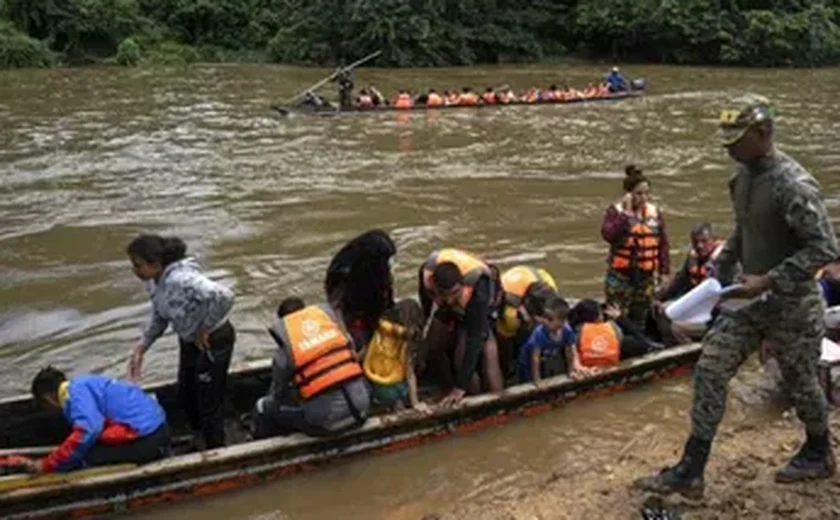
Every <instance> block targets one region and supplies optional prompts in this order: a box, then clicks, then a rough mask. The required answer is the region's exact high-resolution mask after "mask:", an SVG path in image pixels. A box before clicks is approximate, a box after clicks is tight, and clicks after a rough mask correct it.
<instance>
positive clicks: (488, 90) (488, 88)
mask: <svg viewBox="0 0 840 520" xmlns="http://www.w3.org/2000/svg"><path fill="white" fill-rule="evenodd" d="M484 92H493V87H487V88H486V89H484Z"/></svg>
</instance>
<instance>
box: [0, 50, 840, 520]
mask: <svg viewBox="0 0 840 520" xmlns="http://www.w3.org/2000/svg"><path fill="white" fill-rule="evenodd" d="M323 72H324V71H320V70H304V69H295V68H286V67H272V66H266V65H232V66H193V67H188V68H155V69H120V68H99V69H67V70H62V69H58V70H26V71H11V72H0V120H1V121H2V122H3V124H2V125H0V143H2V146H0V179H2V184H0V395H2V396H8V395H11V394H16V393H21V392H25V391H26V389H27V387H28V381H29V378H30V377H31V376H32V374H33V373H34V372H35V371H36V370H37V369H38V368H39V367H41V366H43V365H45V364H47V363H52V364H55V365H58V366H60V367H63V368H66V369H69V370H72V371H75V372H85V371H96V372H100V371H104V372H107V373H111V374H116V375H121V374H124V369H125V362H126V358H127V355H128V352H129V349H130V348H131V346H132V345H133V343H134V341H135V340H136V338H137V337H138V334H139V331H140V328H141V326H142V325H143V323H144V320H145V319H146V316H147V313H148V311H149V306H148V302H147V297H146V294H145V292H144V291H143V289H142V286H141V284H140V283H139V282H138V281H137V280H136V278H134V276H133V275H132V273H131V269H130V265H129V263H128V261H127V260H126V258H125V255H124V250H125V246H126V244H127V243H128V241H129V240H130V239H131V238H132V237H133V236H134V235H136V234H138V233H140V232H157V233H161V234H175V235H178V236H180V237H182V238H183V239H184V240H185V241H186V242H187V243H188V244H189V246H190V250H191V251H192V252H194V253H195V254H197V255H198V256H199V258H200V260H201V261H202V262H203V263H204V264H205V265H206V266H207V268H208V270H209V273H210V275H211V276H212V277H213V278H215V279H218V280H220V281H221V282H222V283H225V284H228V285H230V286H233V287H234V289H235V291H236V294H237V304H236V310H235V314H234V316H233V321H234V324H235V325H236V327H237V331H238V342H237V346H236V357H235V362H236V361H241V360H244V359H253V358H262V357H265V356H267V355H269V353H270V351H271V349H272V343H271V341H270V339H269V338H268V336H267V335H266V334H265V332H264V331H265V326H266V325H267V324H269V323H270V319H271V316H272V315H273V311H274V308H275V306H276V304H277V303H278V302H279V301H280V300H281V299H282V298H284V297H286V296H288V295H292V294H296V295H300V296H303V297H304V298H305V299H307V301H313V302H314V301H317V300H318V299H319V298H321V295H322V281H323V276H324V272H325V269H326V265H327V263H328V261H329V258H330V256H331V255H332V254H333V253H334V252H335V251H336V250H337V249H338V248H339V247H340V246H341V245H342V244H343V243H344V242H345V241H346V240H348V239H349V238H351V237H352V236H354V235H356V234H358V233H360V232H362V231H364V230H367V229H370V228H373V227H380V228H383V229H386V230H388V231H389V232H390V233H391V234H392V236H393V237H394V239H395V241H396V243H397V246H398V249H399V253H398V256H397V258H396V264H395V266H394V273H395V278H396V281H397V285H398V288H399V290H400V292H401V293H402V294H409V293H411V292H413V291H414V290H415V283H416V281H415V276H416V269H417V266H418V265H419V264H420V262H421V261H422V260H423V259H424V258H425V256H426V255H427V254H428V253H429V252H430V251H431V250H432V249H433V248H436V247H440V246H447V245H449V246H458V247H463V248H467V249H469V250H473V251H475V252H477V253H481V254H483V255H485V256H486V257H487V258H489V259H491V260H494V261H496V262H497V263H498V264H499V265H500V266H501V267H503V268H504V267H506V266H510V265H513V264H515V263H519V262H527V263H533V264H538V265H541V266H544V267H546V268H547V269H548V270H549V271H551V272H552V273H553V274H554V275H555V277H556V278H557V279H558V282H559V284H560V287H561V291H562V292H563V293H564V294H567V295H570V296H575V297H578V296H583V295H598V294H599V291H600V287H601V280H602V275H603V271H604V263H603V261H604V254H605V245H604V244H603V242H602V241H601V239H600V235H599V227H600V222H601V217H602V214H603V211H604V209H605V208H606V207H607V205H609V204H610V203H611V202H613V201H614V200H616V198H617V197H619V196H620V195H621V178H622V176H623V167H624V165H625V164H627V163H635V164H637V165H639V166H641V167H642V168H644V169H645V171H646V172H647V173H648V174H649V175H650V177H651V178H652V184H653V191H654V195H655V197H656V199H657V202H658V203H659V204H660V205H661V207H662V208H663V211H664V214H665V218H666V220H667V223H668V228H669V232H670V235H671V242H672V244H673V255H672V262H673V263H674V264H675V266H674V267H675V268H676V267H678V265H679V262H681V260H682V254H683V253H684V246H685V244H686V242H687V232H688V229H689V228H690V226H691V225H692V224H693V223H695V222H698V221H702V220H707V221H710V222H712V223H713V224H715V225H716V226H718V229H719V230H720V232H721V233H722V234H723V233H724V232H725V231H727V230H728V229H729V224H730V221H731V211H730V206H729V202H728V199H727V194H726V180H727V178H728V175H729V173H730V171H731V166H730V164H729V160H728V158H727V157H726V155H725V153H724V151H723V150H722V149H721V148H720V147H718V146H717V145H716V141H715V122H716V119H717V114H718V112H719V110H720V109H721V108H723V107H725V105H726V101H727V100H728V99H730V98H731V97H733V96H737V95H739V94H740V93H743V92H757V93H761V94H764V95H767V96H769V97H771V98H772V99H773V100H774V101H775V102H776V103H777V105H778V107H779V113H780V120H779V124H778V130H779V132H778V133H779V136H778V139H779V143H780V147H781V148H782V149H784V150H785V151H787V152H789V153H791V154H792V155H793V156H794V157H796V158H797V159H799V160H800V161H801V162H802V163H803V164H804V165H805V166H806V167H808V168H810V169H811V170H812V171H813V173H814V174H815V175H816V177H817V178H818V179H819V180H820V182H821V183H822V185H823V189H824V193H825V195H826V200H827V204H828V205H829V208H830V211H831V213H832V215H833V217H834V218H835V219H836V218H838V217H840V148H838V147H837V144H836V136H837V135H838V132H840V105H838V103H837V102H836V99H835V98H836V93H837V89H836V88H835V87H834V85H836V84H838V82H840V70H837V69H822V70H797V71H786V70H773V71H769V70H739V69H707V68H668V67H627V70H625V71H624V72H625V73H626V74H627V75H629V76H632V77H641V76H643V77H645V78H647V80H648V85H649V86H648V89H649V90H648V92H647V94H646V95H645V97H644V98H642V99H634V100H629V101H621V102H617V103H600V104H592V105H571V106H535V107H516V108H511V107H508V108H502V109H494V110H476V111H471V110H464V111H451V112H445V113H433V114H422V113H416V114H410V115H409V114H393V113H391V114H377V115H356V116H347V117H341V118H310V117H304V116H301V117H292V118H288V119H283V118H280V117H277V116H276V115H275V114H274V113H272V112H271V111H269V110H267V107H268V106H269V105H270V104H271V103H273V102H276V101H278V100H279V99H282V98H284V97H287V96H289V95H291V94H293V93H295V92H296V91H298V90H300V89H301V88H303V87H305V86H307V85H308V84H311V83H314V82H315V81H317V80H318V79H320V78H321V77H322V75H323ZM602 72H603V70H602V68H601V67H594V66H537V67H522V68H510V67H504V68H484V69H427V70H405V71H386V70H369V69H368V70H361V71H359V72H358V74H357V80H358V82H359V83H368V82H372V83H374V84H376V85H377V86H378V87H379V88H380V89H382V90H383V91H391V90H392V89H396V88H412V89H422V88H426V87H428V86H435V87H437V88H438V89H439V90H440V89H443V88H453V87H454V88H460V87H462V86H464V85H471V86H473V87H474V88H480V89H483V88H484V87H485V86H488V85H500V84H509V85H511V86H512V87H513V88H515V89H524V88H527V87H530V86H533V85H547V84H549V83H553V82H556V83H558V84H562V83H568V84H570V85H575V86H583V85H584V84H585V83H586V82H588V81H590V80H591V79H593V78H596V77H598V76H599V75H600V74H601V73H602ZM176 349H177V345H176V341H175V338H174V337H173V336H171V335H168V336H166V337H165V338H163V339H161V340H160V341H159V342H158V344H156V345H155V347H153V349H152V351H151V352H150V353H149V355H148V356H147V361H146V368H145V370H146V372H145V381H152V380H158V379H168V378H171V377H173V375H174V371H175V365H176V363H177V356H176ZM687 392H688V390H687V386H686V385H685V382H680V383H678V384H676V385H666V386H662V385H659V386H655V387H650V388H648V389H645V390H641V391H638V392H633V393H630V394H628V395H626V396H618V397H615V398H611V399H607V400H604V401H601V402H597V404H596V403H595V402H593V403H587V404H586V406H585V407H582V406H574V407H570V408H567V409H566V410H564V411H560V412H556V413H552V414H549V415H548V416H546V417H542V418H536V419H532V420H528V421H524V422H522V423H521V424H518V425H513V426H510V427H508V428H503V429H502V430H500V431H498V432H490V433H487V434H480V435H475V436H470V437H467V438H462V439H455V440H451V441H447V442H445V443H442V444H440V445H438V446H431V447H428V448H425V447H424V448H422V449H420V450H413V451H411V452H408V453H405V454H395V455H391V456H388V457H382V458H378V460H377V461H371V462H367V461H365V462H354V463H351V464H347V465H341V466H339V467H336V468H332V469H328V470H326V471H325V472H321V473H319V474H316V475H314V476H311V477H304V478H300V479H293V480H291V481H287V482H285V483H281V484H278V485H274V486H270V487H269V491H265V490H263V491H262V493H261V494H260V493H257V494H256V495H249V496H250V498H248V499H247V500H246V499H243V500H240V501H222V502H213V501H208V502H206V503H205V504H204V505H202V504H193V505H191V506H190V508H187V509H186V510H185V511H180V512H179V513H177V514H179V515H182V514H190V512H191V513H195V514H196V515H198V514H199V513H202V514H203V512H204V511H205V510H208V511H210V510H219V507H231V508H234V509H232V511H240V512H244V509H242V507H243V504H245V503H247V504H249V506H248V507H249V508H250V509H252V510H253V511H251V510H250V509H249V513H248V514H250V515H251V517H253V518H257V517H259V518H262V516H260V515H268V516H267V517H270V518H286V517H289V518H295V519H297V518H323V517H336V516H339V517H342V518H351V517H356V516H354V515H356V514H357V513H358V514H362V512H368V513H371V514H374V516H376V515H377V514H384V512H392V513H393V511H394V508H395V507H397V506H399V505H401V504H403V505H404V504H413V503H421V504H425V505H426V506H428V502H423V501H422V500H420V501H419V502H418V501H417V500H415V499H418V497H423V496H427V497H432V498H433V499H435V500H449V499H455V498H456V497H463V496H464V495H469V494H470V493H480V492H483V491H487V490H488V489H490V488H493V489H495V488H496V487H498V486H502V487H508V488H509V489H514V488H515V487H516V486H517V485H520V482H519V481H524V482H527V480H528V479H527V478H526V476H527V475H528V474H529V473H534V472H536V473H539V472H542V471H546V469H545V465H546V464H548V465H553V464H557V463H561V462H562V460H564V459H563V458H564V457H568V456H570V453H573V452H569V450H567V449H565V448H564V447H568V446H569V444H570V443H571V441H572V439H573V436H574V435H575V434H580V433H581V432H590V431H599V428H600V429H601V430H600V431H601V432H602V433H603V429H604V428H602V426H603V425H605V424H613V425H614V424H622V427H621V428H622V429H625V430H634V429H638V426H639V425H641V424H646V423H649V422H662V421H665V420H666V419H665V415H667V416H668V417H671V415H668V414H670V412H667V411H668V410H672V409H676V410H682V409H683V408H684V405H685V402H686V401H685V395H686V393H687ZM650 399H655V400H659V399H664V400H665V401H663V403H662V405H661V406H656V407H653V409H652V407H651V406H648V405H645V406H642V405H643V404H645V403H647V402H648V401H649V400H650ZM663 410H665V411H663ZM596 412H597V413H596ZM666 412H667V413H666ZM663 414H665V415H663ZM672 415H674V417H671V419H670V421H671V423H673V424H675V425H676V427H683V425H684V417H682V416H680V414H679V413H676V414H672ZM570 423H573V424H574V425H576V426H575V427H574V428H572V429H569V428H570ZM473 447H476V448H478V449H473ZM487 452H490V453H494V454H495V455H497V457H494V458H493V459H492V460H490V461H488V460H487V458H486V457H484V454H485V453H487ZM520 477H522V478H520ZM351 481H352V482H353V485H351V486H349V487H347V486H348V482H351ZM365 482H369V484H364V483H365ZM336 489H338V491H336V493H338V494H337V495H336V497H337V498H336V500H334V501H329V502H325V501H323V500H320V501H319V500H316V498H317V497H319V496H322V495H325V494H326V493H327V492H330V493H332V492H333V490H336ZM328 490H329V491H328ZM442 490H445V491H442ZM496 491H498V490H496ZM281 495H282V497H285V499H286V500H284V501H282V503H283V504H290V505H288V506H286V505H282V506H280V505H278V504H281V501H280V499H279V498H278V497H280V496H281ZM413 500H414V501H413ZM418 500H419V499H418ZM213 504H215V505H213ZM234 504H239V505H238V506H237V505H234ZM259 504H262V505H259ZM295 504H297V505H295ZM426 506H424V507H426ZM406 507H407V506H406ZM418 507H419V506H418ZM211 508H213V509H211ZM173 514H176V513H173ZM243 514H244V513H243ZM410 514H414V512H411V513H410ZM272 515H273V516H272ZM284 515H285V516H284ZM289 515H291V516H289ZM409 516H410V515H409ZM218 517H219V518H222V517H224V515H220V516H218ZM358 517H360V518H361V517H362V516H358ZM173 518H174V516H173Z"/></svg>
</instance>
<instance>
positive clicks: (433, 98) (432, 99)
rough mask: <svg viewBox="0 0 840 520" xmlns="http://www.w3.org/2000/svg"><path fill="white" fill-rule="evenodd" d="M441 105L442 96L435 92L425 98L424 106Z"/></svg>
mask: <svg viewBox="0 0 840 520" xmlns="http://www.w3.org/2000/svg"><path fill="white" fill-rule="evenodd" d="M442 105H443V98H442V97H440V95H439V94H437V93H432V94H429V96H428V97H427V98H426V106H429V107H439V106H442Z"/></svg>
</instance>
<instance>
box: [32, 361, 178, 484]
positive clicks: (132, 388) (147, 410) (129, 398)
mask: <svg viewBox="0 0 840 520" xmlns="http://www.w3.org/2000/svg"><path fill="white" fill-rule="evenodd" d="M32 396H33V397H34V398H35V401H36V402H37V403H38V404H39V405H40V406H41V407H42V408H44V409H45V410H47V411H49V412H51V413H61V414H63V415H64V417H65V418H66V419H67V421H68V422H69V423H70V424H71V426H72V432H71V433H70V435H69V436H68V437H67V438H66V439H65V440H64V442H62V443H61V445H59V446H58V447H57V448H56V449H55V450H53V451H52V453H50V454H49V455H47V456H46V457H44V458H43V459H40V460H30V461H28V465H29V470H30V471H32V472H33V473H50V472H54V471H59V472H64V471H71V470H74V469H79V468H84V467H89V466H104V465H107V464H120V463H134V464H143V463H146V462H151V461H153V460H157V459H160V458H163V457H164V456H167V455H168V454H169V445H170V437H169V428H168V427H167V426H166V414H165V413H164V411H163V408H161V407H160V405H159V404H158V403H157V401H155V400H154V399H153V398H152V397H150V396H148V395H146V393H145V392H143V389H142V388H140V387H139V386H137V385H134V384H132V383H127V382H123V381H118V380H116V379H111V378H109V377H105V376H98V375H83V376H78V377H76V378H74V379H73V380H72V381H68V380H67V377H66V376H65V375H64V373H63V372H61V371H60V370H56V369H55V368H53V367H47V368H44V369H43V370H41V371H40V372H38V374H37V375H36V376H35V379H33V380H32Z"/></svg>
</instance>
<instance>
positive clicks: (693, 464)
mask: <svg viewBox="0 0 840 520" xmlns="http://www.w3.org/2000/svg"><path fill="white" fill-rule="evenodd" d="M711 447H712V443H711V441H704V440H701V439H698V438H697V437H695V436H693V435H692V436H691V437H689V438H688V441H687V442H686V443H685V449H684V450H683V456H682V458H681V459H680V461H679V462H678V463H677V464H676V465H675V466H671V467H669V468H665V469H663V470H662V471H661V472H659V474H658V475H653V476H650V477H643V478H640V479H637V480H636V481H635V482H634V483H633V484H634V486H635V487H637V488H639V489H641V490H643V491H650V492H652V493H657V494H661V495H668V494H671V493H679V494H680V495H683V496H685V497H688V498H691V499H699V498H703V489H704V486H705V484H704V482H703V471H704V469H705V468H706V460H707V459H708V458H709V452H710V451H711Z"/></svg>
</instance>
